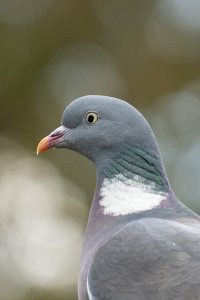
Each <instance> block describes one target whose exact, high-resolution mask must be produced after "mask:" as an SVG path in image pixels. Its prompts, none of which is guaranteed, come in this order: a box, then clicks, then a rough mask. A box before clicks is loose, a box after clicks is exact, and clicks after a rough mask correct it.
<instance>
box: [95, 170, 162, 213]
mask: <svg viewBox="0 0 200 300" xmlns="http://www.w3.org/2000/svg"><path fill="white" fill-rule="evenodd" d="M100 196H101V199H100V202H99V204H100V206H101V207H102V209H103V214H104V215H110V216H120V215H128V214H131V213H138V212H141V211H146V210H150V209H152V208H154V207H156V206H158V205H159V204H160V203H161V202H162V201H163V200H164V199H165V198H166V193H164V192H158V191H156V190H155V183H154V182H151V183H150V184H144V183H142V177H140V176H137V175H135V176H134V178H133V179H128V178H126V177H125V176H124V175H122V174H120V175H117V176H116V177H114V178H112V179H109V178H106V179H104V181H103V184H102V187H101V190H100Z"/></svg>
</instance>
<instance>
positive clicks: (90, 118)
mask: <svg viewBox="0 0 200 300" xmlns="http://www.w3.org/2000/svg"><path fill="white" fill-rule="evenodd" d="M85 118H86V121H87V123H88V124H89V125H92V124H95V123H96V122H97V121H98V119H99V116H98V114H97V113H96V112H95V111H88V112H87V113H86V115H85Z"/></svg>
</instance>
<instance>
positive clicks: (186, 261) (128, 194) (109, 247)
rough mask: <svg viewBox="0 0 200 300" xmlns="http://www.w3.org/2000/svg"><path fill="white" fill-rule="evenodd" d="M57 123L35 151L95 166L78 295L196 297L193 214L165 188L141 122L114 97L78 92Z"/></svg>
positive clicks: (199, 274) (137, 299)
mask: <svg viewBox="0 0 200 300" xmlns="http://www.w3.org/2000/svg"><path fill="white" fill-rule="evenodd" d="M88 114H89V115H90V117H91V118H90V119H87V116H88ZM91 114H92V115H91ZM91 120H94V123H93V122H90V121H91ZM61 123H62V126H61V127H59V128H58V129H57V130H55V131H54V132H53V133H52V134H50V135H49V136H48V137H47V138H45V139H44V140H42V142H41V143H40V144H39V146H38V152H41V151H45V150H47V149H48V148H52V147H56V148H67V149H71V150H74V151H77V152H79V153H81V154H82V155H84V156H86V157H88V158H89V159H90V160H92V161H93V162H94V163H95V165H96V168H97V186H96V191H95V194H94V198H93V203H92V207H91V211H90V216H89V220H88V225H87V229H86V235H85V241H84V245H83V250H82V257H81V267H80V274H79V300H88V299H89V300H132V299H134V300H172V299H173V300H174V299H175V300H197V299H200V222H199V220H200V219H199V216H197V215H196V214H195V213H194V212H192V211H191V210H189V209H188V208H186V207H185V206H184V205H183V204H182V203H181V202H180V201H179V200H178V199H177V197H176V196H175V194H174V192H173V191H172V188H171V186H170V183H169V180H168V178H167V175H166V172H165V169H164V166H163V163H162V159H161V155H160V151H159V148H158V145H157V142H156V139H155V136H154V134H153V132H152V130H151V128H150V126H149V124H148V123H147V121H146V120H145V119H144V118H143V116H142V115H141V114H140V113H139V112H138V111H137V110H136V109H135V108H133V107H132V106H131V105H129V104H128V103H126V102H124V101H122V100H119V99H115V98H111V97H106V96H85V97H81V98H79V99H77V100H75V101H74V102H72V103H71V104H70V105H69V106H68V107H67V108H66V110H65V112H64V113H63V117H62V121H61Z"/></svg>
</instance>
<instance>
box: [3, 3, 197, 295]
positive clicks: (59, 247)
mask: <svg viewBox="0 0 200 300" xmlns="http://www.w3.org/2000/svg"><path fill="white" fill-rule="evenodd" d="M199 16H200V0H155V1H154V0H126V1H117V0H109V1H107V0H82V1H81V0H59V1H56V0H0V66H1V72H0V97H1V107H0V300H18V299H20V300H25V299H26V300H27V299H29V300H42V299H47V300H51V299H52V300H53V299H56V300H61V299H65V300H67V299H77V294H76V284H77V273H78V264H79V256H80V249H81V244H82V240H83V234H84V228H85V225H86V221H87V217H88V212H89V207H90V204H91V199H92V195H93V191H94V188H95V168H94V166H93V165H92V164H91V163H90V162H89V161H88V160H86V159H85V158H84V157H81V156H80V155H78V154H77V153H72V152H70V151H66V150H57V151H49V152H48V153H46V154H44V155H41V156H39V157H36V153H35V150H36V145H37V143H38V141H39V140H40V139H41V138H42V137H43V136H45V135H47V134H49V133H50V132H51V131H52V130H53V129H54V128H56V127H57V126H59V125H60V118H61V114H62V112H63V110H64V108H65V106H66V105H67V104H68V103H70V102H71V101H72V100H73V99H75V98H77V97H79V96H81V95H85V94H103V95H110V96H115V97H119V98H122V99H125V100H127V101H129V102H130V103H132V104H133V105H134V106H136V108H138V109H139V110H140V111H141V112H142V113H143V114H144V115H145V117H146V118H147V119H148V121H149V122H150V124H151V126H152V128H153V130H154V132H155V134H156V136H157V139H158V142H159V145H160V147H161V152H162V155H163V158H164V162H165V166H166V169H167V172H168V175H169V178H170V181H171V183H172V186H173V188H174V190H175V192H176V194H177V195H178V196H179V198H180V199H181V200H182V201H183V202H184V203H186V204H187V205H188V206H189V207H191V208H192V209H194V210H195V211H196V212H198V213H200V184H199V182H200V159H199V156H200V17H199Z"/></svg>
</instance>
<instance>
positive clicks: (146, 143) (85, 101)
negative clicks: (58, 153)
mask: <svg viewBox="0 0 200 300" xmlns="http://www.w3.org/2000/svg"><path fill="white" fill-rule="evenodd" d="M61 124H62V125H63V126H64V127H66V128H69V129H71V130H70V131H69V132H68V133H67V134H66V139H65V140H64V141H63V142H62V143H60V144H58V145H57V148H60V147H64V148H69V149H72V150H74V151H77V152H79V153H81V154H83V155H84V156H86V157H88V158H89V159H91V160H92V161H93V162H94V163H95V164H98V163H99V162H100V163H102V161H104V160H105V159H107V158H109V157H113V156H115V154H116V153H117V152H119V151H120V150H121V149H123V147H124V145H126V144H130V145H137V146H139V145H140V146H141V147H142V148H148V149H149V150H152V151H153V152H155V153H157V154H158V146H157V143H156V141H155V138H154V135H153V132H152V130H151V128H150V126H149V124H148V123H147V121H146V120H145V119H144V118H143V116H142V115H141V114H140V113H139V112H138V111H137V110H136V109H135V108H134V107H133V106H131V105H130V104H128V103H127V102H125V101H122V100H119V99H116V98H112V97H107V96H85V97H81V98H78V99H76V100H75V101H73V102H72V103H71V104H70V105H69V106H68V107H67V108H66V109H65V111H64V113H63V116H62V120H61Z"/></svg>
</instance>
